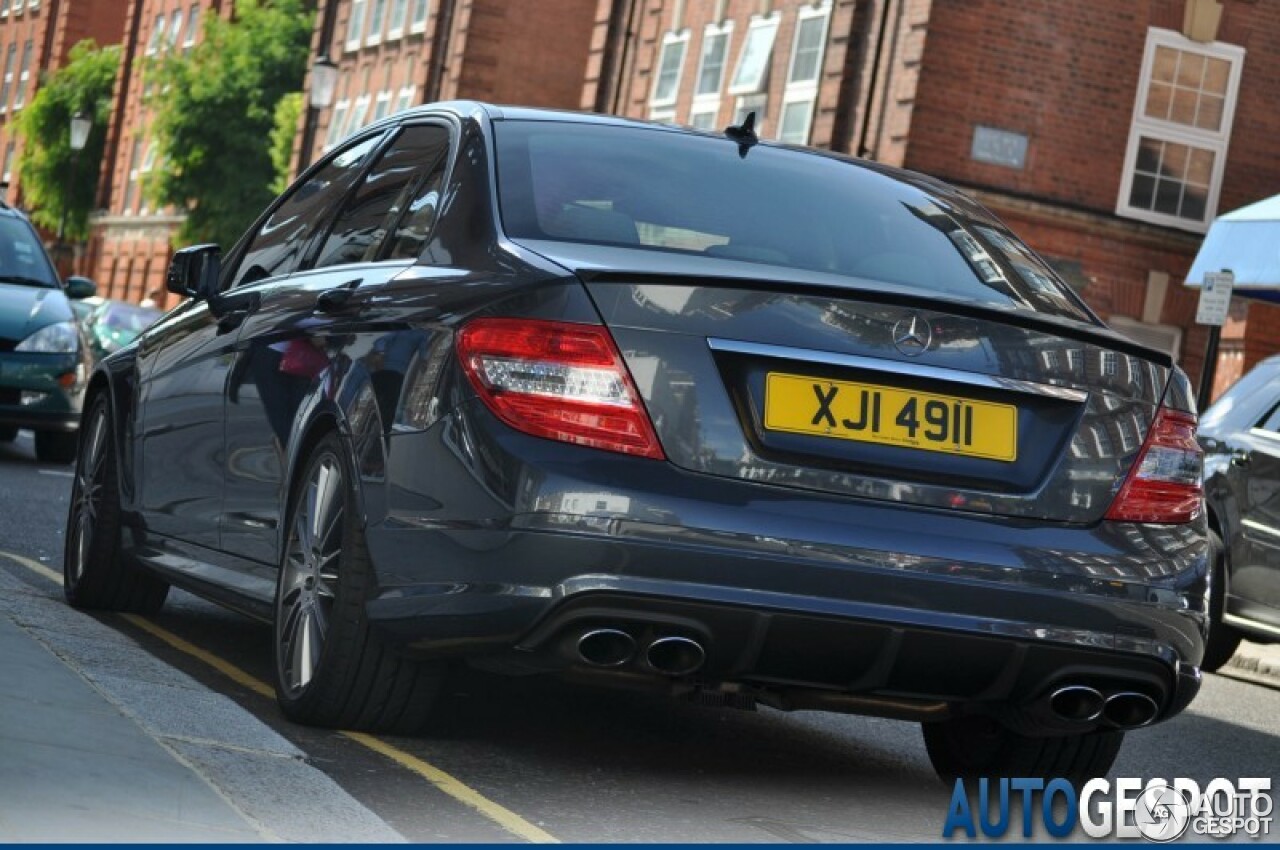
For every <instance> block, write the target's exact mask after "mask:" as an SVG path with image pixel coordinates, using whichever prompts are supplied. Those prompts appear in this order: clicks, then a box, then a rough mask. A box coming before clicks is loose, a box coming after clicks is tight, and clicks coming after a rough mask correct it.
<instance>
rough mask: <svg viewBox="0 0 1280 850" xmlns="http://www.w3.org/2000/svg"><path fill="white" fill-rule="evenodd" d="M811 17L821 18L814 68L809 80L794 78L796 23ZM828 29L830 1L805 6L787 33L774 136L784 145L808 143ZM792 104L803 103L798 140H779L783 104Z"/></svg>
mask: <svg viewBox="0 0 1280 850" xmlns="http://www.w3.org/2000/svg"><path fill="white" fill-rule="evenodd" d="M814 18H822V30H821V33H822V34H821V37H820V38H819V41H818V43H819V44H820V45H821V49H820V50H819V52H818V68H817V71H816V73H815V75H814V78H813V79H812V80H799V81H797V80H796V79H795V73H796V59H797V57H798V55H799V48H800V25H801V24H802V23H803V22H804V21H807V20H812V19H814ZM830 28H831V4H830V3H822V4H819V5H817V6H805V7H803V8H801V9H800V10H799V12H797V13H796V27H795V32H794V33H792V36H791V57H790V59H789V60H788V62H787V87H786V89H784V90H783V94H782V108H781V109H779V110H778V131H777V133H778V134H777V138H778V140H779V141H785V142H787V143H788V144H799V145H807V144H809V136H810V134H811V133H812V132H813V113H814V109H815V108H816V107H817V104H818V88H819V86H820V85H821V83H822V66H823V64H824V63H825V62H826V59H827V36H828V34H829V32H830ZM796 104H807V109H806V111H805V119H804V131H803V133H802V135H801V137H800V138H798V139H785V140H784V139H783V138H782V128H783V127H784V126H785V124H786V121H785V120H784V119H785V118H786V117H787V107H788V106H794V105H796Z"/></svg>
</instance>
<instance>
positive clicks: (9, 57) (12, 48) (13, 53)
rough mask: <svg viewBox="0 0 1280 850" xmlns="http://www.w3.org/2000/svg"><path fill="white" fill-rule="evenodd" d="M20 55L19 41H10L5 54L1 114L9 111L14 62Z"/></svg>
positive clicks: (0, 91) (0, 96)
mask: <svg viewBox="0 0 1280 850" xmlns="http://www.w3.org/2000/svg"><path fill="white" fill-rule="evenodd" d="M17 57H18V44H17V42H13V41H11V42H9V49H8V50H6V51H5V55H4V78H3V83H2V84H0V85H3V88H0V115H3V114H4V113H6V112H8V111H9V95H11V94H13V63H14V61H15V60H16V59H17Z"/></svg>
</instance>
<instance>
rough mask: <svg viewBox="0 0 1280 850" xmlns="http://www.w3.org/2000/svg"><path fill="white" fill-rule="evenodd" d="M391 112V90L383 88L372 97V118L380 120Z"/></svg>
mask: <svg viewBox="0 0 1280 850" xmlns="http://www.w3.org/2000/svg"><path fill="white" fill-rule="evenodd" d="M390 114H391V90H390V89H384V90H382V91H380V92H378V96H377V97H375V98H374V99H373V120H374V121H380V120H381V119H383V118H386V117H387V116H388V115H390Z"/></svg>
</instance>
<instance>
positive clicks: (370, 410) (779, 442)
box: [66, 103, 1209, 776]
mask: <svg viewBox="0 0 1280 850" xmlns="http://www.w3.org/2000/svg"><path fill="white" fill-rule="evenodd" d="M168 280H169V287H170V289H172V290H173V291H174V292H176V293H178V294H180V295H183V296H189V301H187V302H186V303H185V304H184V305H183V306H181V307H179V308H178V309H176V310H174V311H172V312H170V313H169V314H167V315H166V316H165V317H164V318H163V319H162V320H161V321H160V322H159V323H158V324H156V325H155V326H153V327H152V328H150V329H149V330H147V331H146V332H144V333H143V334H142V335H141V336H140V337H139V339H138V340H137V342H135V343H134V344H133V345H132V346H129V347H127V348H125V349H122V350H121V351H119V352H117V353H115V354H114V355H112V356H110V357H108V358H107V359H106V360H105V361H104V362H103V363H102V364H101V365H100V366H99V368H98V369H97V371H96V372H95V373H94V375H93V379H92V383H91V387H90V401H89V403H88V406H87V412H86V414H85V419H84V425H83V429H82V430H83V434H84V448H83V451H82V454H81V461H80V465H79V467H78V472H77V477H76V481H75V490H74V495H73V499H72V506H71V511H70V516H69V524H68V530H67V550H66V594H67V598H68V599H69V600H70V601H71V603H72V604H74V605H77V606H84V607H105V608H115V609H128V610H134V611H153V610H155V609H156V608H157V607H159V606H160V605H161V604H162V602H163V600H164V598H165V593H166V590H167V586H168V585H169V584H176V585H179V586H181V587H184V588H188V589H190V590H192V591H194V592H196V593H198V594H201V595H203V596H206V597H208V598H210V599H213V600H215V601H217V602H220V603H222V604H224V605H226V606H229V607H231V608H233V609H236V610H239V611H242V612H244V613H246V614H249V615H252V616H255V617H259V618H261V619H263V620H267V621H271V622H274V624H275V630H274V635H275V638H274V641H275V643H274V647H275V648H274V653H275V664H274V669H275V685H276V691H277V694H278V699H279V702H280V705H281V707H282V708H283V710H284V712H285V714H286V715H287V716H288V717H290V718H293V719H295V720H298V721H302V722H305V723H312V724H320V725H326V726H339V727H343V728H363V729H377V730H393V731H401V732H404V731H412V730H417V729H420V728H422V727H423V724H424V722H426V721H427V720H428V718H429V709H430V707H431V705H432V702H433V700H434V699H435V697H436V694H437V693H438V692H439V689H440V685H441V682H442V680H443V678H444V677H445V675H446V673H447V670H448V667H449V662H451V661H456V660H459V659H466V660H468V661H470V662H473V663H474V664H477V665H481V666H485V667H487V668H489V669H493V670H499V671H506V672H524V673H527V672H556V673H564V674H569V675H572V676H575V677H577V678H579V679H587V680H594V681H598V682H600V683H604V684H608V683H614V684H619V685H626V686H631V687H648V688H652V689H655V690H658V691H662V692H666V693H670V694H673V695H676V696H680V697H687V698H692V699H697V700H699V701H702V702H707V703H713V704H728V705H737V706H743V707H750V706H752V705H755V704H757V703H759V704H763V705H768V706H773V707H776V708H780V709H806V708H807V709H823V710H831V711H843V712H859V713H867V714H872V715H882V716H886V717H894V718H901V719H907V720H915V721H921V722H922V723H923V724H924V734H925V741H926V743H927V745H928V750H929V753H930V755H931V757H932V759H933V761H934V764H935V765H936V767H937V768H938V770H939V772H940V773H942V774H943V775H946V776H951V775H958V774H975V773H981V774H1009V773H1014V774H1016V775H1027V774H1033V773H1047V774H1053V775H1066V776H1087V775H1096V774H1100V773H1103V772H1105V771H1106V770H1107V768H1108V767H1109V766H1110V764H1111V763H1112V760H1113V759H1114V758H1115V755H1116V753H1117V751H1118V749H1119V746H1120V743H1121V739H1122V736H1123V732H1124V730H1126V729H1131V728H1135V727H1139V726H1144V725H1147V724H1149V723H1152V722H1155V721H1158V720H1163V719H1166V718H1169V717H1172V716H1173V715H1175V714H1177V713H1178V712H1179V711H1181V710H1182V709H1183V708H1185V707H1186V705H1187V704H1188V703H1189V702H1190V701H1191V699H1192V697H1193V696H1194V695H1195V693H1196V691H1197V689H1198V687H1199V682H1200V673H1199V664H1200V658H1201V654H1202V652H1203V649H1204V646H1203V635H1204V632H1205V593H1206V585H1207V581H1206V576H1207V572H1208V563H1209V560H1208V542H1207V537H1206V525H1205V519H1204V515H1203V500H1202V491H1201V477H1200V475H1201V465H1200V464H1201V454H1200V449H1199V447H1198V445H1197V444H1196V441H1195V427H1196V419H1195V414H1194V407H1193V401H1192V396H1191V394H1190V392H1189V391H1188V383H1187V380H1186V378H1185V376H1184V375H1183V374H1182V373H1181V372H1180V371H1178V370H1177V369H1176V368H1174V367H1173V365H1172V364H1171V363H1170V361H1169V359H1168V358H1167V357H1165V356H1164V355H1161V354H1158V353H1156V352H1154V351H1150V350H1148V349H1146V348H1143V347H1140V346H1138V345H1136V344H1135V343H1133V342H1132V341H1130V340H1127V339H1126V338H1124V337H1122V336H1120V335H1118V334H1116V333H1113V332H1112V331H1110V330H1109V329H1108V328H1106V327H1105V326H1104V325H1103V323H1102V322H1101V321H1099V320H1098V318H1097V317H1095V316H1094V315H1093V313H1091V312H1090V311H1089V309H1088V308H1087V307H1086V306H1085V305H1084V304H1083V303H1082V302H1081V300H1080V299H1079V298H1078V297H1077V296H1076V295H1075V294H1074V293H1073V292H1072V291H1071V290H1070V289H1069V288H1068V287H1067V286H1066V285H1065V284H1064V283H1063V282H1062V281H1061V280H1059V279H1058V278H1057V277H1056V276H1055V275H1054V273H1053V271H1052V270H1050V268H1048V267H1047V266H1046V265H1045V264H1044V263H1043V262H1042V261H1041V260H1040V259H1039V258H1038V257H1037V256H1036V255H1035V254H1034V253H1032V252H1031V251H1030V250H1029V249H1028V248H1027V247H1026V246H1024V245H1023V244H1022V243H1021V242H1019V241H1018V240H1017V238H1016V237H1014V236H1013V235H1012V234H1011V233H1010V232H1009V231H1008V230H1007V229H1006V228H1005V227H1004V226H1003V225H1002V224H1001V223H1000V222H999V221H998V220H996V219H995V218H994V217H993V216H992V215H991V214H990V213H989V212H987V211H986V210H985V209H983V208H982V207H980V206H979V205H977V204H976V203H975V202H973V201H972V200H971V199H969V198H968V197H967V196H965V195H963V194H961V193H960V192H958V191H956V190H955V189H952V188H949V187H948V186H946V185H944V184H942V183H939V182H937V181H935V180H932V179H930V178H928V177H924V176H921V175H918V174H912V173H909V172H904V171H899V170H895V169H892V168H887V167H883V166H879V165H876V164H872V163H866V162H861V161H858V160H854V159H849V158H846V157H840V156H835V155H829V154H823V153H819V152H815V151H810V150H804V149H798V148H797V149H790V148H785V147H781V146H778V145H773V144H768V143H764V142H760V141H759V140H757V139H756V138H755V136H754V135H753V134H751V133H749V132H746V131H745V130H744V129H743V128H738V129H736V130H734V131H732V132H728V131H727V132H726V134H725V135H718V134H703V133H697V132H692V131H685V130H678V129H674V128H670V127H663V126H656V125H648V124H643V123H637V122H629V121H623V120H619V119H615V118H607V117H601V116H588V115H576V114H565V113H553V112H546V111H538V110H529V109H511V108H496V107H490V106H485V105H479V104H472V103H452V104H443V105H436V106H432V107H425V108H420V109H415V110H412V111H410V112H407V113H402V114H399V115H396V116H392V117H391V118H389V119H386V120H383V121H380V122H379V123H376V124H374V125H372V126H370V127H368V128H366V129H364V130H362V131H360V132H359V133H357V134H356V135H354V136H353V137H352V138H351V139H349V140H347V141H346V142H344V143H343V144H342V145H341V146H340V147H339V148H338V149H336V150H334V151H333V152H332V153H331V154H329V155H328V156H326V157H325V158H323V159H322V160H321V161H319V162H318V163H316V164H315V165H313V166H312V167H311V168H310V169H309V170H308V171H307V172H306V173H305V174H303V175H302V177H301V178H300V179H299V181H298V182H297V183H295V184H294V186H293V187H292V188H290V189H289V190H288V191H287V192H286V193H285V194H284V195H283V196H282V197H281V198H280V199H278V200H277V201H276V202H275V203H274V204H273V205H272V206H271V207H270V208H268V209H267V210H266V212H265V213H264V214H263V216H262V218H261V219H260V220H259V221H258V222H257V223H256V224H254V225H253V227H252V228H250V230H249V231H248V233H247V234H246V235H245V236H244V238H242V239H241V240H240V242H239V243H238V244H237V245H235V246H234V247H232V248H231V249H230V250H229V251H228V252H227V253H226V255H225V257H222V256H221V255H220V253H219V251H218V249H217V247H216V246H196V247H193V248H189V249H186V250H183V251H180V252H178V254H177V255H175V257H174V261H173V264H172V267H171V269H170V271H169V278H168ZM512 710H513V711H517V710H518V709H517V708H515V707H513V709H512Z"/></svg>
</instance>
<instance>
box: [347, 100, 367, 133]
mask: <svg viewBox="0 0 1280 850" xmlns="http://www.w3.org/2000/svg"><path fill="white" fill-rule="evenodd" d="M370 101H371V98H370V97H369V95H367V94H362V95H360V96H359V97H357V98H356V102H355V103H354V104H352V105H351V115H350V116H349V117H348V118H347V126H348V130H347V132H346V133H344V134H343V138H346V137H347V136H350V135H351V134H352V133H354V132H355V131H357V130H359V129H360V128H361V127H363V126H364V125H365V124H367V123H369V122H368V118H369V103H370Z"/></svg>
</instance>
